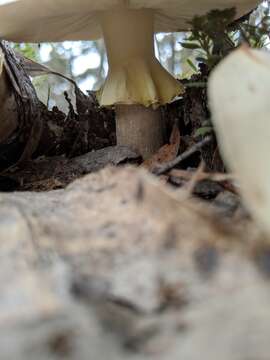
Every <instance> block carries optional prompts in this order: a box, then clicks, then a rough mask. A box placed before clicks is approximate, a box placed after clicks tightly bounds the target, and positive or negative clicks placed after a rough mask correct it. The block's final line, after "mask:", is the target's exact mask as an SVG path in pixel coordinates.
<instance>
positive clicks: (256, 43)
mask: <svg viewBox="0 0 270 360" xmlns="http://www.w3.org/2000/svg"><path fill="white" fill-rule="evenodd" d="M235 17H236V11H235V9H234V8H230V9H226V10H222V11H220V10H212V11H210V12H209V13H207V14H206V15H204V16H196V17H194V18H193V20H192V21H191V22H190V25H191V33H190V35H189V36H188V37H187V38H186V40H185V41H183V42H181V45H182V46H183V48H185V49H192V50H194V51H195V52H196V53H197V56H196V61H197V62H198V63H204V64H206V65H207V67H208V69H209V70H211V69H213V67H215V66H216V65H217V63H218V62H219V61H220V60H222V59H223V58H224V57H225V56H226V55H227V54H228V53H229V52H230V51H232V50H233V49H234V48H236V47H237V46H239V45H240V44H241V43H247V44H248V45H249V46H251V47H256V48H262V47H264V46H266V45H267V44H268V43H269V34H270V8H269V4H268V6H267V7H263V6H261V7H259V8H258V10H257V12H255V13H254V14H253V15H251V16H250V17H249V16H246V17H243V18H241V19H239V20H238V21H234V19H235ZM190 65H191V64H190ZM192 65H194V64H192ZM192 65H191V66H192ZM192 68H193V66H192Z"/></svg>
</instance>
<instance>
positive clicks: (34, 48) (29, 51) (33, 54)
mask: <svg viewBox="0 0 270 360" xmlns="http://www.w3.org/2000/svg"><path fill="white" fill-rule="evenodd" d="M13 48H14V50H16V51H18V52H20V53H22V54H23V55H24V56H25V57H27V58H28V59H31V60H34V61H38V60H39V55H38V54H39V51H38V45H36V44H26V43H24V44H17V43H15V44H14V45H13Z"/></svg>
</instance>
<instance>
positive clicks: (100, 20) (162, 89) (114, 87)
mask: <svg viewBox="0 0 270 360" xmlns="http://www.w3.org/2000/svg"><path fill="white" fill-rule="evenodd" d="M257 3H258V0H196V1H194V0H77V1H74V0H42V1H37V0H1V1H0V4H2V5H0V19H1V22H0V37H2V38H4V39H6V40H12V41H16V42H44V41H64V40H91V39H96V38H99V37H101V36H103V37H104V40H105V45H106V49H107V54H108V62H109V73H108V77H107V80H106V82H105V84H104V86H103V87H102V89H101V90H100V92H99V101H100V105H102V106H111V105H113V106H115V110H116V134H117V142H118V144H122V145H129V146H131V147H133V148H135V149H137V150H138V151H139V152H140V153H141V154H142V155H143V157H144V158H147V157H149V156H150V155H151V154H152V153H154V152H155V151H156V150H157V149H158V148H159V147H160V146H161V145H163V143H164V124H163V120H162V117H161V112H160V110H159V106H160V105H163V104H166V103H168V102H170V101H171V100H173V99H174V98H175V97H176V96H177V95H180V94H181V93H183V86H182V85H181V84H180V82H179V81H177V80H176V79H175V78H174V77H173V76H172V75H171V74H169V73H168V72H167V71H166V70H165V69H164V68H163V67H162V66H161V65H160V63H159V62H158V60H157V59H156V57H155V53H154V36H153V35H154V32H169V31H170V32H171V31H180V30H185V29H188V24H187V22H188V21H189V20H191V18H192V17H193V16H194V15H202V14H204V13H206V12H207V11H209V10H210V9H214V8H219V9H224V8H229V7H236V8H237V11H238V15H240V14H244V13H246V12H248V11H249V10H250V9H252V8H253V7H254V6H255V5H256V4H257Z"/></svg>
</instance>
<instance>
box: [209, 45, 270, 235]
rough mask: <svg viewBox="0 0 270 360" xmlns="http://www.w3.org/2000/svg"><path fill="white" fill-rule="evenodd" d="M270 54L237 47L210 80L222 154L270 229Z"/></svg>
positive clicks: (249, 204)
mask: <svg viewBox="0 0 270 360" xmlns="http://www.w3.org/2000/svg"><path fill="white" fill-rule="evenodd" d="M269 94H270V54H269V53H267V52H265V51H262V50H252V49H249V48H248V47H241V48H240V49H238V50H236V51H234V52H233V53H232V54H231V55H229V56H228V57H227V58H226V59H225V60H223V61H222V62H221V63H220V64H219V65H218V66H217V68H216V69H215V70H214V72H213V74H212V76H211V77H210V80H209V99H210V107H211V111H212V118H213V122H214V126H215V129H216V132H217V136H218V140H219V145H220V147H221V151H222V155H223V157H224V160H225V161H226V163H227V165H228V167H229V168H230V169H231V170H232V171H233V172H234V173H235V175H236V177H237V179H238V181H239V185H240V192H241V194H242V196H243V200H244V202H245V204H246V205H247V207H248V208H249V209H250V211H251V213H252V215H253V216H254V218H255V219H256V220H257V221H258V223H259V224H260V225H261V226H262V227H263V229H265V230H266V231H268V233H269V232H270V160H269V154H270V102H269Z"/></svg>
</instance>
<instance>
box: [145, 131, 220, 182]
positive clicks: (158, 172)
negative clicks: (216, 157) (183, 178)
mask: <svg viewBox="0 0 270 360" xmlns="http://www.w3.org/2000/svg"><path fill="white" fill-rule="evenodd" d="M212 140H213V136H212V135H209V136H206V137H205V138H204V139H203V140H202V141H200V142H198V143H197V144H194V145H193V146H192V147H191V148H190V149H188V150H187V151H185V152H184V153H182V154H180V155H179V156H177V157H176V158H175V159H174V160H172V161H168V162H167V163H165V164H162V165H157V166H156V167H155V168H154V169H153V170H152V173H153V174H155V175H162V174H164V173H166V172H167V171H169V170H171V169H172V168H174V167H175V166H176V165H179V164H180V163H181V162H182V161H184V160H186V159H187V158H189V157H190V156H191V155H193V154H194V153H195V152H197V151H198V150H200V149H201V148H202V147H204V146H205V145H207V144H209V143H210V142H211V141H212Z"/></svg>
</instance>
